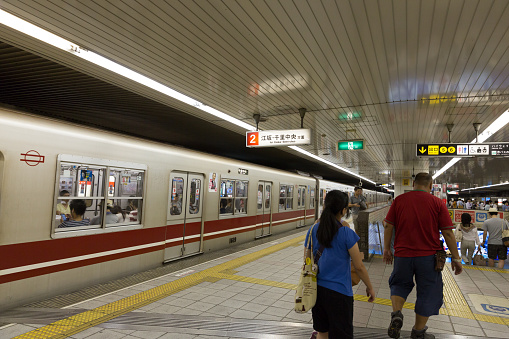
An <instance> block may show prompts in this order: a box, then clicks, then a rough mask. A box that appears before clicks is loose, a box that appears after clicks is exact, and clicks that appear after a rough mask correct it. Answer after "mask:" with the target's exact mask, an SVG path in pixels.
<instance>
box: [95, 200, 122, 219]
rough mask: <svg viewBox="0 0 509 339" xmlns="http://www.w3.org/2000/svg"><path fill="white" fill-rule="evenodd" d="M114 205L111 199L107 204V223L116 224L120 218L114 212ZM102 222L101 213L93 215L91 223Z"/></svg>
mask: <svg viewBox="0 0 509 339" xmlns="http://www.w3.org/2000/svg"><path fill="white" fill-rule="evenodd" d="M112 210H113V206H112V205H111V200H108V203H107V205H106V217H105V221H106V224H116V223H117V222H118V218H117V216H116V215H115V214H113V213H112ZM100 224H101V214H99V215H97V216H95V217H93V218H92V219H91V220H90V225H100Z"/></svg>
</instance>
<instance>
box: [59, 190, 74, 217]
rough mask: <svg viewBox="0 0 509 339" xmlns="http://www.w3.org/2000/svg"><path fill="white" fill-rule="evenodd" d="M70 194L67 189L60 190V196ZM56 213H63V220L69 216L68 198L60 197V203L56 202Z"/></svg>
mask: <svg viewBox="0 0 509 339" xmlns="http://www.w3.org/2000/svg"><path fill="white" fill-rule="evenodd" d="M70 195H71V194H70V193H69V191H67V190H62V191H60V196H61V197H69V196H70ZM57 215H64V216H65V219H64V218H62V219H63V221H65V220H67V219H70V218H71V208H70V207H69V199H62V201H61V202H60V204H57Z"/></svg>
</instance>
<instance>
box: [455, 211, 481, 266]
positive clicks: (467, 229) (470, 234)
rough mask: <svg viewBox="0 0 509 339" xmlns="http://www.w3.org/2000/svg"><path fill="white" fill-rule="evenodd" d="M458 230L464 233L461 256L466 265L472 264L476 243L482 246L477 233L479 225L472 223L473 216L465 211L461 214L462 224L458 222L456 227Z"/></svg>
mask: <svg viewBox="0 0 509 339" xmlns="http://www.w3.org/2000/svg"><path fill="white" fill-rule="evenodd" d="M456 232H462V233H463V238H462V240H461V258H462V259H463V262H464V263H465V265H470V263H471V262H472V256H473V255H474V250H475V245H477V246H481V241H480V240H479V235H478V234H477V227H476V226H475V225H474V224H472V217H471V216H470V214H468V213H463V214H462V215H461V224H458V226H457V227H456ZM467 252H468V254H467Z"/></svg>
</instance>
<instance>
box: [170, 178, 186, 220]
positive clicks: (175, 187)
mask: <svg viewBox="0 0 509 339" xmlns="http://www.w3.org/2000/svg"><path fill="white" fill-rule="evenodd" d="M183 193H184V178H181V177H175V178H173V180H172V182H171V202H170V204H171V207H170V214H171V215H181V214H182V194H183Z"/></svg>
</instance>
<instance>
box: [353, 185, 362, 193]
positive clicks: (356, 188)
mask: <svg viewBox="0 0 509 339" xmlns="http://www.w3.org/2000/svg"><path fill="white" fill-rule="evenodd" d="M353 190H354V192H356V191H358V190H362V187H359V186H355V187H354V189H353Z"/></svg>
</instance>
